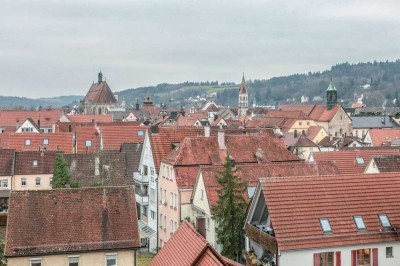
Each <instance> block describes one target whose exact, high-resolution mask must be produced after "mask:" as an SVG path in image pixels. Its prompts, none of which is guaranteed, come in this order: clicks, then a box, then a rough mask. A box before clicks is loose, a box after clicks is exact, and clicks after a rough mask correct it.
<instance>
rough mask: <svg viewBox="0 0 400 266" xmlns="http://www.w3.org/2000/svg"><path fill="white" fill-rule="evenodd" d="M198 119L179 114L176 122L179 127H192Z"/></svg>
mask: <svg viewBox="0 0 400 266" xmlns="http://www.w3.org/2000/svg"><path fill="white" fill-rule="evenodd" d="M197 120H198V119H197V118H192V117H185V116H179V117H178V119H177V120H176V122H175V125H176V126H178V127H191V126H194V124H195V123H196V121H197Z"/></svg>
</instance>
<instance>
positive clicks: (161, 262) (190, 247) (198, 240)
mask: <svg viewBox="0 0 400 266" xmlns="http://www.w3.org/2000/svg"><path fill="white" fill-rule="evenodd" d="M170 265H174V266H189V265H192V266H194V265H199V266H206V265H208V266H214V265H221V266H239V265H240V264H239V263H236V262H234V261H231V260H229V259H227V258H225V257H223V256H222V255H220V254H218V253H217V252H216V251H215V250H214V249H213V248H212V247H211V246H210V244H209V243H208V242H207V241H206V240H205V239H204V238H203V237H202V236H201V235H200V234H199V233H198V232H197V231H196V230H195V229H194V228H193V226H192V225H191V224H190V223H189V222H187V221H183V222H182V224H181V225H180V226H179V228H178V230H177V231H176V232H175V233H174V234H173V235H172V237H171V238H170V239H169V240H168V242H167V243H166V244H165V246H164V247H163V248H162V249H161V250H160V251H159V252H158V253H157V255H156V256H155V257H154V259H153V260H152V261H151V262H150V266H170Z"/></svg>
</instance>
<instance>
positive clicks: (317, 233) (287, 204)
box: [244, 173, 400, 266]
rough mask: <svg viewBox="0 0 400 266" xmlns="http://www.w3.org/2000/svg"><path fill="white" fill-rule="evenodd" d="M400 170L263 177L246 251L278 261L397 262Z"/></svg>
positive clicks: (248, 227)
mask: <svg viewBox="0 0 400 266" xmlns="http://www.w3.org/2000/svg"><path fill="white" fill-rule="evenodd" d="M399 194H400V173H385V174H365V175H363V174H357V175H334V176H311V177H276V178H275V177H270V178H268V177H267V178H263V179H260V182H259V184H258V185H257V188H256V190H255V194H254V198H253V200H252V202H251V204H250V207H249V209H248V213H247V218H246V224H245V226H244V228H245V232H246V236H247V239H246V241H245V245H246V250H248V251H249V250H254V254H255V255H256V256H257V258H258V259H260V258H261V257H262V256H264V255H265V254H271V255H272V258H273V260H274V262H275V265H279V266H287V265H288V266H292V265H301V266H303V265H304V266H305V265H335V266H341V265H351V266H357V265H371V266H378V265H388V266H392V265H393V266H394V265H397V263H398V261H399V254H398V252H400V234H399V229H398V228H399V225H400V211H399V209H400V203H399V200H398V199H399V197H398V195H399Z"/></svg>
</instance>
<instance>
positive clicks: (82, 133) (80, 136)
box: [75, 125, 100, 153]
mask: <svg viewBox="0 0 400 266" xmlns="http://www.w3.org/2000/svg"><path fill="white" fill-rule="evenodd" d="M89 144H90V146H89ZM99 148H100V133H99V131H98V130H97V129H96V128H95V127H94V125H92V126H83V127H79V126H78V127H76V128H75V150H76V152H77V153H94V152H98V151H99Z"/></svg>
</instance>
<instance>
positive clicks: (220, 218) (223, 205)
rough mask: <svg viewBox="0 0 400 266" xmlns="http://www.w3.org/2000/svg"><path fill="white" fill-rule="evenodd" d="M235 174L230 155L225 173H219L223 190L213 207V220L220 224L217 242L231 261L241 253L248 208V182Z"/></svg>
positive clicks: (218, 178)
mask: <svg viewBox="0 0 400 266" xmlns="http://www.w3.org/2000/svg"><path fill="white" fill-rule="evenodd" d="M235 173H236V169H235V168H234V161H233V160H232V159H231V158H230V157H229V155H228V156H227V157H226V161H225V164H224V171H221V172H217V176H216V177H217V181H218V183H219V184H220V185H221V186H222V189H219V190H217V193H218V196H219V200H218V202H217V203H216V204H215V205H214V206H212V210H213V212H214V217H213V219H214V220H215V221H216V222H217V224H218V225H217V228H216V234H217V242H218V243H219V244H221V246H222V252H221V253H222V255H224V256H226V257H228V258H231V259H237V257H238V256H239V254H240V252H241V238H242V227H243V223H244V220H245V213H246V207H247V204H246V201H245V200H244V198H243V195H244V193H245V192H246V189H247V182H246V181H243V179H242V178H241V177H239V176H237V175H235Z"/></svg>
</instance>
